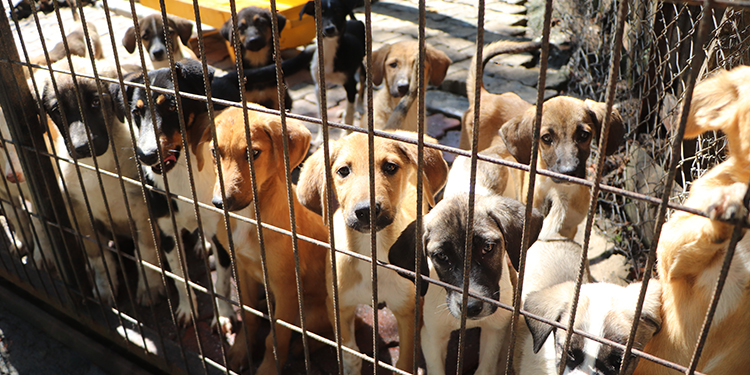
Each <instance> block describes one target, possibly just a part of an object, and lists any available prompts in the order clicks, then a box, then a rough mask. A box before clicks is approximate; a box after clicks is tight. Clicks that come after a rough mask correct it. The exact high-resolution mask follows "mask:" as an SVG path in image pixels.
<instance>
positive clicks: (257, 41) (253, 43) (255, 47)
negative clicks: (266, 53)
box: [245, 35, 267, 52]
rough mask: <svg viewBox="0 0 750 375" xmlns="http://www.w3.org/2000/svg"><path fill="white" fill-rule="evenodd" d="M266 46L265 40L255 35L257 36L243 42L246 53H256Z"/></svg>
mask: <svg viewBox="0 0 750 375" xmlns="http://www.w3.org/2000/svg"><path fill="white" fill-rule="evenodd" d="M266 44H267V43H266V40H265V39H263V38H262V37H261V36H260V35H257V36H254V37H252V38H248V39H247V40H246V41H245V48H246V49H247V50H248V51H252V52H258V51H260V50H261V49H263V47H265V46H266Z"/></svg>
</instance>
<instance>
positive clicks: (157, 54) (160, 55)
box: [151, 48, 166, 59]
mask: <svg viewBox="0 0 750 375" xmlns="http://www.w3.org/2000/svg"><path fill="white" fill-rule="evenodd" d="M165 52H166V51H165V50H164V49H163V48H157V49H154V50H153V51H151V54H152V55H154V57H155V58H157V59H162V58H163V57H164V53H165Z"/></svg>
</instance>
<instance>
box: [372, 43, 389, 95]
mask: <svg viewBox="0 0 750 375" xmlns="http://www.w3.org/2000/svg"><path fill="white" fill-rule="evenodd" d="M390 51H391V45H390V44H384V45H383V46H382V47H380V48H378V50H377V51H375V52H373V53H372V84H373V85H375V86H380V84H381V83H383V71H384V70H385V59H386V58H388V52H390Z"/></svg>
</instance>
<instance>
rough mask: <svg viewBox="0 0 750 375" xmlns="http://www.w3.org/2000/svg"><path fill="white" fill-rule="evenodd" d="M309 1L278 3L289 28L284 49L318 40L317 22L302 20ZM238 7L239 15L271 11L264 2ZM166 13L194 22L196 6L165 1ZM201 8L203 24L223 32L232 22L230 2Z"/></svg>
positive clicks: (248, 0) (155, 3)
mask: <svg viewBox="0 0 750 375" xmlns="http://www.w3.org/2000/svg"><path fill="white" fill-rule="evenodd" d="M305 3H307V0H277V1H276V9H277V10H278V12H279V13H281V14H282V15H284V17H286V26H285V27H284V30H281V39H280V40H279V43H280V44H281V49H286V48H295V47H298V46H302V45H306V44H308V43H310V42H311V41H312V40H313V39H314V38H315V21H314V19H313V17H310V16H305V17H303V18H302V19H301V20H300V19H299V12H300V11H301V10H302V7H304V6H305ZM141 4H143V5H145V6H147V7H149V8H153V9H156V10H161V8H160V5H159V0H141ZM235 4H236V5H235V6H236V9H237V12H239V11H240V10H241V9H242V8H245V7H249V6H253V5H254V6H257V7H261V8H267V9H270V8H271V3H270V0H269V1H264V0H236V1H235ZM164 5H165V8H166V11H167V13H169V14H173V15H175V16H178V17H182V18H185V19H189V20H193V21H195V14H194V13H193V2H192V1H191V0H164ZM198 7H199V9H200V13H201V22H203V23H204V24H206V25H210V26H213V27H215V28H217V29H220V28H221V26H222V25H223V24H224V22H226V21H227V20H228V19H230V18H231V11H230V8H229V1H228V0H198ZM229 51H230V54H231V55H233V53H232V52H234V51H233V49H232V48H229Z"/></svg>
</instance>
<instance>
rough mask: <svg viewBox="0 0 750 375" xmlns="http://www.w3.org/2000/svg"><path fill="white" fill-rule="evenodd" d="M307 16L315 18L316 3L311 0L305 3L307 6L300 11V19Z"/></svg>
mask: <svg viewBox="0 0 750 375" xmlns="http://www.w3.org/2000/svg"><path fill="white" fill-rule="evenodd" d="M305 14H307V15H308V16H313V17H315V1H313V0H310V1H308V2H307V3H305V6H303V7H302V10H300V11H299V19H302V16H303V15H305Z"/></svg>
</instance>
